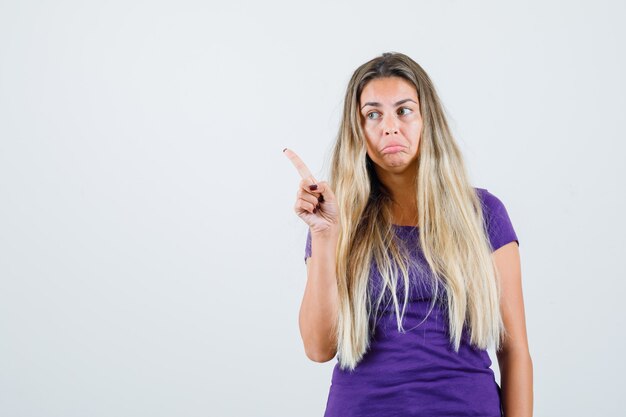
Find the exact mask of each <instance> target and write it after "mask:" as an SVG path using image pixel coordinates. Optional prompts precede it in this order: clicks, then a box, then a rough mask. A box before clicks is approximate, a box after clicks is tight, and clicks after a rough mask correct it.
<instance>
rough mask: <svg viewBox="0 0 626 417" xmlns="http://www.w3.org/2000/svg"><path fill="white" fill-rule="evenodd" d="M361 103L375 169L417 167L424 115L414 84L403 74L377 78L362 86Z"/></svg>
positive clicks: (389, 170) (400, 170)
mask: <svg viewBox="0 0 626 417" xmlns="http://www.w3.org/2000/svg"><path fill="white" fill-rule="evenodd" d="M359 106H360V112H361V124H362V126H363V131H364V133H365V138H366V142H367V154H368V155H369V157H370V158H371V159H372V161H373V162H374V163H375V165H376V171H377V172H380V171H381V170H383V171H386V172H387V173H394V174H401V173H405V172H407V170H409V169H413V170H414V169H416V167H417V155H418V152H417V150H418V146H419V142H420V135H421V130H422V116H421V114H420V111H419V100H418V98H417V90H416V89H415V87H414V86H413V84H411V83H410V82H409V81H407V80H405V79H404V78H400V77H385V78H375V79H373V80H371V81H369V82H368V83H367V84H366V85H365V87H364V88H363V91H362V92H361V97H360V101H359ZM383 174H384V173H383Z"/></svg>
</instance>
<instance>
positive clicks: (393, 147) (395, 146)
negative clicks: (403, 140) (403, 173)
mask: <svg viewBox="0 0 626 417" xmlns="http://www.w3.org/2000/svg"><path fill="white" fill-rule="evenodd" d="M405 148H406V147H405V146H403V145H401V144H399V143H396V142H391V143H388V144H387V146H385V147H384V148H383V150H382V151H381V152H382V153H383V154H388V153H397V152H401V151H403V150H404V149H405Z"/></svg>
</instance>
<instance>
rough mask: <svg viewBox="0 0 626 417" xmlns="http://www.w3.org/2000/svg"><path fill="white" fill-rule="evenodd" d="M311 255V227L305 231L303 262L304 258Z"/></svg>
mask: <svg viewBox="0 0 626 417" xmlns="http://www.w3.org/2000/svg"><path fill="white" fill-rule="evenodd" d="M310 256H311V229H309V230H308V231H307V233H306V246H305V247H304V263H306V258H309V257H310Z"/></svg>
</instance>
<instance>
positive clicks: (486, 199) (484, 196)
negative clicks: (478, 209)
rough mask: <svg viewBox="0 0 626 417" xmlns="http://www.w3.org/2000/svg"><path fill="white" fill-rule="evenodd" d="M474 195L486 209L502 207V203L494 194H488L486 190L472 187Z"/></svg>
mask: <svg viewBox="0 0 626 417" xmlns="http://www.w3.org/2000/svg"><path fill="white" fill-rule="evenodd" d="M474 190H475V192H476V195H477V196H478V198H479V199H480V201H481V203H482V204H483V206H485V207H486V208H491V207H496V206H500V205H503V204H502V201H501V200H500V199H499V198H498V197H496V196H495V195H494V194H492V193H491V192H489V191H488V190H487V189H486V188H479V187H474Z"/></svg>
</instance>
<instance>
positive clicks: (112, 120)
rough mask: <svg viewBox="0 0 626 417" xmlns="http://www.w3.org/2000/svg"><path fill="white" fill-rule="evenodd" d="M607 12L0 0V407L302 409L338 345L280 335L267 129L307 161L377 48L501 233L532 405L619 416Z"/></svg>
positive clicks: (614, 50) (287, 190)
mask: <svg viewBox="0 0 626 417" xmlns="http://www.w3.org/2000/svg"><path fill="white" fill-rule="evenodd" d="M625 11H626V8H625V6H624V3H623V2H620V1H595V2H584V1H552V0H541V1H537V0H534V1H517V2H503V1H451V0H448V1H442V0H438V1H434V0H433V1H398V2H392V3H384V2H380V1H379V2H372V1H365V0H358V1H350V2H330V1H321V2H319V1H318V2H306V3H305V2H295V1H264V2H254V1H245V2H228V3H227V2H220V3H213V2H210V1H195V2H194V1H185V0H183V1H128V0H124V1H107V2H104V1H102V2H95V1H92V2H84V1H62V0H55V1H27V0H2V1H0V415H2V416H7V417H25V416H33V417H34V416H51V417H52V416H54V417H56V416H58V417H61V416H62V417H74V416H76V417H79V416H80V417H83V416H116V417H121V416H151V417H158V416H246V417H247V416H254V417H256V416H271V417H279V416H285V417H292V416H321V415H322V414H323V411H324V409H325V405H326V400H327V395H328V389H329V385H330V378H331V372H332V368H333V366H334V365H335V362H336V360H333V361H331V362H327V363H323V364H320V363H315V362H312V361H310V360H309V359H307V357H306V355H305V353H304V349H303V345H302V341H301V338H300V333H299V328H298V312H299V307H300V302H301V300H302V295H303V292H304V287H305V283H306V267H305V263H304V260H303V256H304V246H305V238H306V231H307V227H306V225H305V224H304V223H303V222H302V221H301V220H300V219H299V218H298V217H297V216H296V215H295V213H294V211H293V205H294V203H295V198H296V192H297V187H298V184H299V181H300V178H299V176H298V174H297V172H296V170H295V169H294V167H293V166H292V165H291V163H290V162H289V160H288V159H287V158H286V157H285V156H284V155H283V153H282V149H283V148H285V147H289V148H291V149H293V150H294V151H296V152H297V153H298V154H299V155H300V156H301V157H302V159H303V160H304V161H305V162H306V163H307V164H308V165H309V167H310V168H311V170H312V171H313V173H314V174H315V175H316V176H317V178H318V179H327V175H328V167H329V157H330V151H331V147H332V144H333V141H334V139H335V137H336V134H337V128H338V124H339V118H340V115H341V110H342V105H343V103H342V100H343V94H344V91H345V88H346V85H347V82H348V80H349V78H350V76H351V74H352V72H353V71H354V70H355V69H356V68H357V67H358V66H359V65H361V64H362V63H364V62H366V61H367V60H369V59H371V58H374V57H375V56H378V55H380V54H381V53H383V52H387V51H397V52H403V53H405V54H407V55H409V56H411V57H412V58H413V59H414V60H416V61H417V62H418V63H420V65H422V66H423V67H424V69H425V70H426V71H427V72H428V74H429V75H430V77H431V78H432V80H433V82H434V84H435V86H436V88H437V91H438V92H439V95H440V97H441V99H442V100H443V102H444V105H445V108H446V111H447V114H448V117H449V122H450V124H451V126H452V128H453V130H454V133H455V137H456V139H457V141H458V143H459V145H460V146H461V148H462V151H463V153H464V156H465V159H466V162H467V166H468V169H469V172H470V176H471V180H472V182H473V184H474V185H475V186H478V187H481V188H486V189H488V190H489V191H490V192H491V193H493V194H494V195H496V196H497V197H498V198H500V199H501V201H502V202H503V203H504V204H505V206H506V208H507V210H508V213H509V216H510V218H511V220H512V222H513V225H514V228H515V230H516V232H517V234H518V237H519V239H520V253H521V258H522V280H523V289H524V300H525V308H526V324H527V330H528V337H529V343H530V351H531V356H532V359H533V363H534V400H535V415H536V416H565V415H567V416H589V415H618V414H619V413H620V412H621V411H623V404H622V401H621V395H622V394H623V389H624V385H623V376H624V374H625V373H626V367H625V365H624V360H623V349H624V342H625V337H624V333H623V327H624V317H625V314H624V313H625V309H624V290H625V289H626V287H625V285H624V280H625V278H626V274H625V273H624V258H625V256H626V243H625V240H624V236H623V235H624V232H625V231H626V228H625V221H624V217H623V214H624V212H625V211H626V202H625V200H626V199H625V197H624V190H625V189H626V187H625V184H624V182H625V181H624V179H625V178H626V169H625V168H624V163H623V160H624V153H625V151H626V146H625V141H626V135H624V130H623V126H624V120H625V119H624V114H625V112H626V98H625V97H626V85H625V81H624V74H625V73H626V59H625V56H624V50H625V49H626V48H625V47H624V39H626V30H625V29H624V26H623V21H624V18H625V17H626V13H625ZM490 354H491V357H492V360H493V362H494V363H493V365H492V367H493V368H494V371H495V372H496V377H497V380H498V381H499V372H498V367H497V361H496V359H495V356H494V355H493V352H492V351H490Z"/></svg>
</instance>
